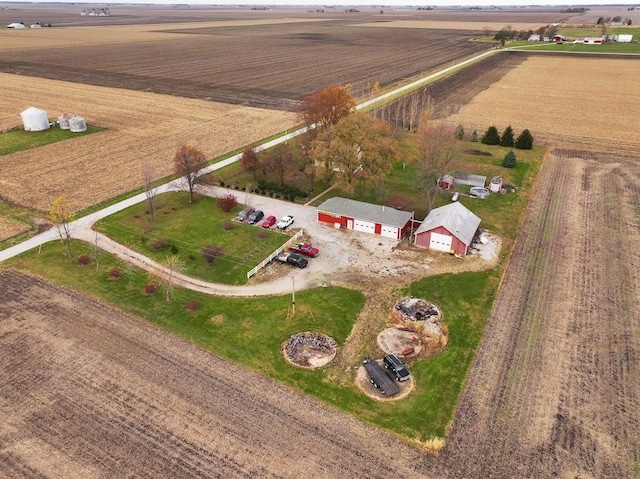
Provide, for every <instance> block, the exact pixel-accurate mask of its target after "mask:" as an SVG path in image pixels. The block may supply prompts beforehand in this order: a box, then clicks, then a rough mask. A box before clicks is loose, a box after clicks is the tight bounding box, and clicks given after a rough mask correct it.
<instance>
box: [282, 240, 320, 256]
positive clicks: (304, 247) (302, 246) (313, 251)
mask: <svg viewBox="0 0 640 479" xmlns="http://www.w3.org/2000/svg"><path fill="white" fill-rule="evenodd" d="M289 251H293V252H294V253H300V254H303V255H305V256H309V257H311V258H315V257H316V256H318V254H319V253H320V250H318V248H315V247H314V246H311V245H310V244H309V243H297V244H294V245H291V246H289Z"/></svg>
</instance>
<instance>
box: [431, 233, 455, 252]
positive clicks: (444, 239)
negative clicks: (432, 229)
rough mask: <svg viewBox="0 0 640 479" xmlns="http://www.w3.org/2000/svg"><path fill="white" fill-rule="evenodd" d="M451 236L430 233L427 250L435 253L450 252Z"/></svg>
mask: <svg viewBox="0 0 640 479" xmlns="http://www.w3.org/2000/svg"><path fill="white" fill-rule="evenodd" d="M451 240H452V238H451V236H447V235H441V234H440V233H431V240H430V241H429V248H430V249H435V250H436V251H446V252H447V253H448V252H449V251H451Z"/></svg>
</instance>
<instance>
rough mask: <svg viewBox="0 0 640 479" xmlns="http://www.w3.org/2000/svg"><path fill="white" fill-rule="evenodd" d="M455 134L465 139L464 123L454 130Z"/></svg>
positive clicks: (459, 138)
mask: <svg viewBox="0 0 640 479" xmlns="http://www.w3.org/2000/svg"><path fill="white" fill-rule="evenodd" d="M453 136H455V137H456V138H457V139H458V140H464V128H463V127H462V125H458V126H457V127H456V130H455V131H454V132H453Z"/></svg>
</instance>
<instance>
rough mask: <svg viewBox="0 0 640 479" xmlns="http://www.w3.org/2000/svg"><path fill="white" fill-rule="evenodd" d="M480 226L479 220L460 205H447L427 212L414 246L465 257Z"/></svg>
mask: <svg viewBox="0 0 640 479" xmlns="http://www.w3.org/2000/svg"><path fill="white" fill-rule="evenodd" d="M479 226H480V218H478V217H477V216H476V215H474V214H473V213H472V212H471V211H469V210H468V209H467V208H465V207H464V206H463V205H462V204H461V203H459V202H456V203H449V204H448V205H445V206H441V207H440V208H435V209H433V210H431V211H430V212H429V214H428V215H427V217H426V218H425V219H424V221H423V222H422V224H421V225H420V227H419V228H418V229H417V230H416V234H415V244H416V246H421V247H423V248H429V249H433V250H436V251H445V252H447V253H452V252H453V253H455V254H459V255H460V256H465V255H466V254H467V252H468V251H469V246H471V243H472V242H473V238H474V236H475V235H476V231H478V227H479Z"/></svg>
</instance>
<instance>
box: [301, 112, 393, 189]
mask: <svg viewBox="0 0 640 479" xmlns="http://www.w3.org/2000/svg"><path fill="white" fill-rule="evenodd" d="M398 151H399V150H398V143H397V141H396V139H395V138H394V137H393V135H392V129H391V126H390V125H389V124H388V123H387V122H385V121H382V120H378V119H376V118H373V117H371V116H369V115H365V114H364V113H353V114H351V115H349V116H347V117H345V118H343V119H341V120H340V121H339V122H338V123H337V124H336V125H334V126H332V127H331V128H327V129H325V130H324V131H323V132H322V134H321V135H319V137H318V138H317V140H316V141H315V143H314V147H313V150H312V151H311V157H312V158H313V159H314V161H315V163H316V164H317V165H320V171H321V174H322V175H323V176H324V177H325V178H326V179H327V180H329V181H333V182H334V184H340V187H341V188H342V190H343V191H344V192H345V194H347V195H349V194H351V193H353V191H354V189H355V187H356V184H365V183H368V184H370V185H373V186H375V185H376V184H377V183H378V182H379V181H380V180H382V179H383V178H386V176H387V174H388V172H389V171H390V170H391V167H392V164H393V159H394V158H395V157H396V156H397V155H398Z"/></svg>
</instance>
